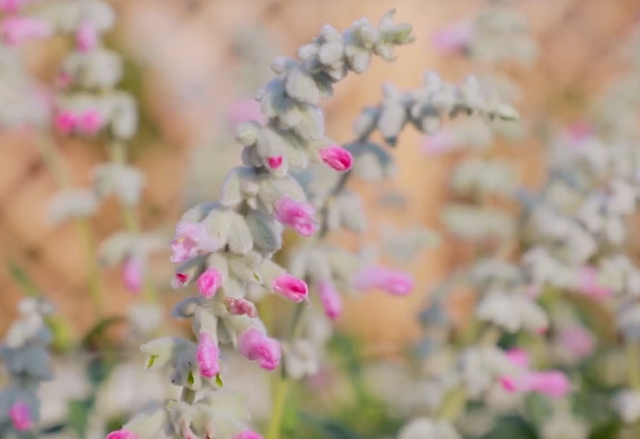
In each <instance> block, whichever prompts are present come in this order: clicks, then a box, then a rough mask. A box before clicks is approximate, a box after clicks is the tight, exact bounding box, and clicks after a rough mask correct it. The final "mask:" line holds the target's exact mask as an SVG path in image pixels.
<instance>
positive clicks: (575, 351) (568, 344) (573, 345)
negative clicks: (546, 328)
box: [558, 325, 595, 359]
mask: <svg viewBox="0 0 640 439" xmlns="http://www.w3.org/2000/svg"><path fill="white" fill-rule="evenodd" d="M558 343H559V344H560V346H561V347H562V348H563V349H566V350H567V351H569V352H570V353H571V355H572V356H573V357H575V358H578V359H581V358H585V357H588V356H590V355H591V354H592V353H593V350H594V348H595V346H594V339H593V336H592V335H591V334H590V333H589V331H587V330H586V329H585V328H583V327H582V326H580V325H575V326H571V327H568V328H564V329H562V330H561V331H560V333H559V334H558Z"/></svg>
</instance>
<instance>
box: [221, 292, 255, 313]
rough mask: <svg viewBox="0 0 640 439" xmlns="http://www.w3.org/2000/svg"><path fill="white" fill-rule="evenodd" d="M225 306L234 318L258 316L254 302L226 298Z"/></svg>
mask: <svg viewBox="0 0 640 439" xmlns="http://www.w3.org/2000/svg"><path fill="white" fill-rule="evenodd" d="M224 306H225V307H226V308H227V310H228V311H229V312H230V313H231V314H233V315H234V316H249V317H257V316H258V309H257V308H256V306H255V305H254V304H253V302H251V301H249V300H247V299H234V298H233V297H225V298H224Z"/></svg>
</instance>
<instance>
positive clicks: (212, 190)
mask: <svg viewBox="0 0 640 439" xmlns="http://www.w3.org/2000/svg"><path fill="white" fill-rule="evenodd" d="M111 3H112V4H113V6H114V8H115V9H116V11H117V14H118V18H119V20H118V22H117V25H116V28H115V30H114V31H113V32H111V33H110V34H109V35H108V36H107V38H108V44H109V45H111V46H113V47H116V48H118V50H119V51H120V52H121V53H123V54H124V56H125V58H126V60H125V79H124V81H123V82H122V84H121V88H122V89H124V90H127V91H130V92H132V93H134V94H135V95H136V96H138V97H139V99H140V109H141V130H140V134H139V135H137V136H136V137H135V138H134V141H133V142H131V154H130V157H131V160H132V161H133V163H134V164H135V165H136V166H138V167H139V168H140V169H141V170H142V172H143V173H144V174H145V175H146V178H147V185H146V187H145V190H144V194H143V201H142V204H141V206H140V207H139V212H138V213H139V215H140V217H141V220H142V225H143V228H144V229H160V230H164V229H166V230H167V233H168V235H171V233H172V227H173V226H174V224H175V222H176V221H177V219H178V218H179V216H180V215H181V214H182V212H183V211H184V210H185V209H186V208H187V207H189V205H192V204H195V203H196V202H198V201H202V200H205V199H215V198H216V190H217V185H218V184H219V182H220V179H221V177H222V175H223V173H224V171H225V170H226V168H227V167H228V166H229V165H231V164H233V163H235V162H237V161H238V158H237V157H238V155H239V152H240V149H239V148H238V147H236V146H235V145H234V141H233V139H232V137H231V135H230V129H229V126H230V124H232V123H233V121H232V120H230V119H233V117H234V115H233V111H239V112H242V108H238V107H237V106H238V105H239V104H238V102H242V101H243V100H246V99H250V98H251V97H252V96H253V94H254V92H255V90H256V89H257V88H258V87H259V86H260V85H261V84H262V83H264V82H265V78H268V77H269V70H268V63H269V61H270V59H271V57H272V56H274V55H277V54H286V55H289V56H294V55H295V50H296V49H297V47H299V46H300V45H301V44H304V43H306V42H308V41H309V40H310V38H312V37H313V36H314V35H316V34H317V32H318V30H319V28H320V27H321V26H322V25H323V24H324V23H331V24H332V25H334V26H335V27H336V28H338V29H343V28H346V27H347V26H349V25H350V24H351V23H352V22H353V21H354V20H356V19H358V18H360V17H363V16H365V17H369V18H370V19H371V20H373V21H376V20H377V18H378V17H380V16H381V15H382V14H383V13H384V12H385V11H387V10H388V9H390V8H396V9H397V20H398V21H399V22H402V21H406V22H410V23H412V24H413V25H414V28H415V35H416V36H417V41H416V43H414V44H412V45H410V46H407V47H405V48H402V50H400V51H399V52H398V59H397V61H396V62H394V63H389V64H387V63H383V62H380V61H376V62H374V63H373V65H372V67H371V69H370V70H369V71H368V72H367V73H366V74H364V75H362V77H355V76H351V77H349V78H347V80H345V81H343V82H342V83H341V84H340V85H339V86H338V87H337V89H336V95H335V97H334V98H333V99H330V100H328V101H326V102H325V103H324V104H323V105H324V108H325V111H326V115H327V130H328V135H329V136H330V137H331V138H333V139H334V140H336V141H337V142H338V143H345V142H348V141H349V140H350V136H351V123H352V121H353V120H354V119H355V117H356V116H357V115H358V114H359V111H360V110H361V109H362V107H363V106H365V105H370V104H375V103H377V102H378V101H379V100H380V98H381V94H380V88H381V85H382V84H383V82H384V81H392V82H394V83H395V84H397V85H398V87H400V88H401V89H412V88H415V87H417V86H418V85H419V84H420V83H421V81H422V76H423V73H424V72H425V71H427V70H430V69H436V70H438V71H439V72H440V73H441V75H442V76H443V77H444V78H446V79H447V80H448V81H451V82H457V81H460V80H462V79H463V78H464V77H465V76H466V75H467V74H469V73H471V72H473V66H472V65H470V64H469V62H468V61H467V60H466V59H465V58H464V57H462V56H455V55H450V56H443V55H442V54H441V53H439V52H438V51H437V50H435V49H434V47H433V45H432V44H431V38H432V35H433V33H434V32H435V31H437V30H438V29H440V28H442V27H443V26H446V25H448V24H450V23H452V22H456V21H459V20H464V19H466V18H471V17H473V16H474V13H475V11H476V10H477V8H478V6H479V3H480V2H478V1H477V0H405V1H392V0H113V1H112V2H111ZM519 7H520V8H521V9H522V11H523V12H524V13H525V14H526V17H527V18H528V19H529V21H530V25H531V28H532V34H533V36H534V38H535V39H536V41H537V42H538V44H539V53H540V55H539V58H538V60H537V62H536V63H535V64H534V65H533V66H532V68H530V69H527V70H515V69H514V71H513V72H511V73H510V74H512V76H513V77H514V78H515V79H516V80H517V81H518V83H519V84H520V85H521V87H522V89H523V90H524V93H525V96H524V99H523V100H522V103H521V104H518V108H519V110H520V111H521V112H522V114H523V119H524V120H526V121H527V123H529V124H531V126H532V127H533V128H535V126H536V122H537V121H539V120H542V119H544V118H548V117H551V118H555V119H558V120H560V121H563V122H566V123H571V122H572V121H575V120H580V119H581V118H582V117H583V116H584V115H585V112H586V111H587V109H588V102H589V99H590V98H591V97H592V96H595V95H597V94H598V93H600V92H601V91H602V90H603V89H604V87H606V85H607V84H608V83H610V81H611V80H612V79H614V78H615V77H616V76H617V75H619V74H620V72H622V71H624V69H625V68H626V64H625V60H624V58H623V57H622V56H621V55H620V49H621V46H622V44H623V43H624V42H625V41H627V39H628V38H630V36H631V35H632V34H633V32H634V30H635V28H636V27H637V25H638V23H639V20H640V1H638V0H528V1H522V2H519ZM65 51H66V46H65V44H64V43H61V42H60V41H52V42H50V43H49V42H48V43H46V44H44V45H43V44H34V45H33V46H29V47H28V48H27V54H26V56H27V61H28V64H29V66H30V68H33V69H34V71H36V72H37V74H38V75H39V76H40V77H44V78H47V77H51V75H52V72H53V71H54V70H55V66H56V65H57V63H58V62H59V61H60V59H61V58H62V57H63V55H64V53H65ZM230 108H231V110H230ZM407 131H409V132H407V133H406V134H404V135H403V137H402V139H401V142H400V144H399V147H398V148H397V150H396V157H397V160H398V166H399V173H398V177H397V178H396V179H394V180H392V181H390V182H389V183H384V184H383V185H382V187H381V186H379V185H374V187H372V188H367V187H366V185H358V184H356V185H355V186H356V189H357V191H358V192H360V193H361V194H363V196H364V197H365V199H366V203H367V205H366V210H367V211H368V212H369V213H370V218H371V222H372V223H373V225H374V226H375V225H384V224H392V225H394V226H395V227H397V228H406V227H409V226H413V225H418V224H421V225H426V226H428V227H429V228H432V229H435V230H440V224H439V217H438V211H439V207H440V206H442V204H443V203H445V202H446V200H447V187H446V185H447V175H448V171H449V169H451V166H452V164H453V161H454V160H455V158H451V157H449V156H447V157H443V158H440V157H436V158H434V157H429V156H426V155H425V154H424V153H423V152H421V150H420V143H421V141H422V139H421V136H420V135H419V133H416V132H411V130H407ZM54 142H55V148H56V149H57V150H58V151H59V154H60V157H61V161H62V162H63V164H64V169H65V170H64V172H65V173H67V174H68V178H69V179H70V180H71V181H72V182H73V184H74V185H77V186H82V185H86V184H88V182H89V180H90V172H91V169H92V167H93V166H95V165H96V164H97V163H99V162H101V161H103V160H104V159H105V157H106V152H105V151H104V149H103V148H102V147H101V146H100V145H98V144H94V143H92V142H83V141H82V140H78V139H72V140H69V139H68V138H64V137H56V138H55V139H54ZM519 143H521V144H520V145H519V147H518V148H516V149H515V150H514V149H511V150H509V152H505V154H506V155H508V158H509V160H511V161H513V163H514V164H515V165H516V168H517V169H518V170H519V172H520V173H521V177H522V179H523V181H524V182H526V184H527V185H531V186H535V185H536V182H537V181H538V179H539V178H540V177H541V173H540V171H541V169H542V166H543V163H544V157H545V151H544V148H543V145H542V143H541V140H540V137H539V136H537V134H536V130H535V129H532V130H531V134H530V135H528V136H527V138H524V139H523V140H521V141H519ZM0 145H1V147H0V258H1V259H2V260H3V262H4V265H5V266H6V267H10V266H13V267H15V266H18V267H20V268H21V270H22V273H23V274H26V275H27V276H28V277H29V278H30V279H31V281H32V282H34V283H35V285H37V287H38V288H39V289H41V290H42V291H44V292H46V295H47V296H48V297H50V298H51V300H52V301H53V302H54V303H55V304H56V307H57V312H58V313H59V314H61V315H63V316H64V317H65V318H66V319H68V320H69V321H70V322H72V323H73V325H74V328H73V330H74V331H79V333H84V331H86V330H87V329H88V328H89V327H90V326H91V325H92V324H93V323H94V322H95V321H96V316H95V315H93V311H92V307H91V305H90V301H89V298H88V296H87V294H86V290H87V282H88V272H89V269H90V268H89V267H90V265H91V264H90V263H89V261H88V260H87V257H86V253H85V252H84V250H83V246H82V244H81V241H80V240H81V236H79V234H78V230H77V229H76V228H75V227H73V225H72V224H64V225H60V226H51V225H50V224H49V223H48V221H47V219H46V218H47V215H46V211H47V206H48V203H49V200H50V197H51V195H52V194H53V193H54V191H55V189H56V183H55V181H54V179H53V177H52V175H51V174H50V172H49V171H48V170H47V167H46V166H45V163H44V162H43V159H42V157H41V155H40V154H39V152H38V149H37V148H36V147H35V146H34V145H33V144H31V143H30V141H29V140H28V138H25V137H24V136H21V135H20V134H17V133H12V132H4V133H2V134H0ZM398 194H400V195H398ZM92 222H93V223H94V224H93V225H94V229H95V230H96V234H97V237H96V239H97V240H100V239H101V238H103V237H105V236H107V235H109V234H110V233H111V232H113V231H115V230H118V229H119V228H120V227H121V214H120V212H119V210H118V208H117V206H116V203H114V205H113V206H111V205H110V204H109V203H107V204H106V205H103V206H102V207H101V208H100V211H99V215H97V216H96V217H95V218H94V219H93V220H92ZM374 229H375V227H374ZM169 239H170V237H169ZM334 239H338V240H341V242H345V239H346V240H347V241H348V240H352V239H353V238H351V237H343V236H337V237H334ZM349 242H351V241H349ZM168 255H169V253H168V252H167V253H162V252H159V253H157V254H156V255H155V256H154V258H153V259H152V265H151V267H150V270H151V272H152V277H153V278H154V279H156V280H157V282H158V284H159V285H161V289H163V288H164V290H166V291H165V292H166V293H167V294H166V295H165V296H163V297H166V300H167V302H168V303H173V302H175V299H173V297H172V296H171V294H170V293H171V291H170V289H169V288H168V282H169V275H170V272H171V266H170V264H169V262H168ZM464 257H465V248H464V246H460V245H457V244H456V243H455V242H454V241H452V240H448V239H447V238H446V235H445V239H444V241H443V243H442V245H440V246H439V247H438V248H437V249H430V250H425V251H423V252H421V253H420V254H419V255H418V257H416V258H415V259H414V260H413V261H412V262H411V264H410V266H409V267H405V268H407V269H408V270H410V271H411V272H412V273H413V274H414V275H415V277H416V281H417V288H416V291H415V292H414V294H413V295H412V296H411V297H410V298H408V299H407V300H395V299H393V298H391V297H387V296H383V295H382V294H371V295H368V296H366V297H363V298H359V299H357V300H355V301H353V302H352V303H350V304H349V307H348V309H347V311H346V313H345V316H344V318H343V319H342V322H341V325H343V326H344V327H346V328H348V329H349V330H350V331H353V333H355V334H357V335H358V336H359V337H362V338H363V339H364V340H367V341H369V342H373V343H376V344H378V345H385V344H390V345H393V344H395V343H396V342H398V341H402V342H407V343H408V342H409V341H412V340H414V339H415V338H416V337H417V336H418V335H419V327H418V324H417V322H416V321H414V319H410V318H407V316H409V315H411V316H413V315H415V314H416V312H417V311H418V310H419V309H421V308H422V306H423V304H424V303H425V300H427V296H428V292H429V290H430V286H432V285H434V284H436V283H437V282H438V281H439V280H441V279H442V278H443V277H444V276H445V275H446V273H448V271H449V270H450V268H451V267H452V266H453V265H454V264H455V263H456V262H457V261H459V260H460V259H461V258H464ZM100 275H101V277H102V278H104V282H106V285H107V287H106V288H107V290H108V291H107V297H108V303H107V304H106V309H107V311H108V313H109V314H110V315H116V314H118V313H119V312H120V311H121V310H123V309H126V308H127V304H128V303H130V302H131V301H132V300H134V297H133V296H132V295H131V294H130V293H129V292H127V291H126V289H125V288H124V286H123V285H122V281H121V276H120V273H119V272H118V271H117V270H115V269H113V270H112V269H106V270H103V271H102V272H101V274H100ZM19 277H20V276H16V272H15V270H14V271H13V272H12V271H11V270H10V269H7V270H4V269H3V270H0V300H1V303H0V334H3V333H4V332H5V330H6V328H7V327H8V325H9V324H10V323H11V321H12V320H13V319H14V317H15V309H16V304H17V303H18V301H19V300H20V298H21V297H22V296H23V294H24V290H23V286H24V285H21V284H20V282H19V281H18V280H19ZM165 280H166V281H165ZM162 285H166V287H162ZM461 298H462V299H461V300H460V301H459V302H460V303H459V304H458V306H460V307H464V304H465V301H464V294H461ZM167 307H169V305H167Z"/></svg>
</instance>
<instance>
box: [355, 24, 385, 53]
mask: <svg viewBox="0 0 640 439" xmlns="http://www.w3.org/2000/svg"><path fill="white" fill-rule="evenodd" d="M352 29H353V36H354V37H355V39H356V40H357V41H358V42H359V43H360V44H362V45H363V46H364V47H365V48H371V47H373V46H374V44H376V43H377V42H378V41H379V39H380V32H379V31H378V29H376V28H375V27H373V26H372V25H371V24H370V23H369V21H368V20H367V19H365V18H363V19H360V20H358V21H356V22H355V23H354V24H353V26H352Z"/></svg>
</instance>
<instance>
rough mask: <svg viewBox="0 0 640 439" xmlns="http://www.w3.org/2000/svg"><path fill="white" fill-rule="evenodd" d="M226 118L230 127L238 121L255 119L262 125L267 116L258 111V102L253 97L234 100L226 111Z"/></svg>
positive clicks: (234, 125) (233, 126)
mask: <svg viewBox="0 0 640 439" xmlns="http://www.w3.org/2000/svg"><path fill="white" fill-rule="evenodd" d="M227 120H228V121H229V125H231V127H232V128H235V127H236V126H237V125H238V124H239V123H242V122H249V121H252V120H255V121H256V122H258V123H260V125H264V124H265V123H266V122H267V117H266V116H265V115H263V114H262V112H261V111H260V103H258V102H257V101H255V100H253V99H241V100H238V101H236V102H235V103H234V104H233V105H231V108H230V109H229V111H228V112H227Z"/></svg>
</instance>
